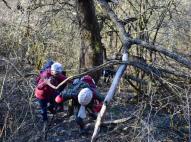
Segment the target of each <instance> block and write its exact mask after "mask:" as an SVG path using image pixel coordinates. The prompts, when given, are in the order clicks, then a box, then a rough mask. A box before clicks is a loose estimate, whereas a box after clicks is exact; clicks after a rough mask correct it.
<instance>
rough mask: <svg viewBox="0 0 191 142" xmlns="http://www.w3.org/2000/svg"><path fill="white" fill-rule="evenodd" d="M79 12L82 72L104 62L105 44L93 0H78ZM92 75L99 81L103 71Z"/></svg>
mask: <svg viewBox="0 0 191 142" xmlns="http://www.w3.org/2000/svg"><path fill="white" fill-rule="evenodd" d="M77 12H78V20H79V25H80V36H81V53H80V72H81V71H85V70H86V69H87V68H92V67H95V66H98V65H100V64H102V63H103V46H102V43H101V36H100V28H99V24H98V21H97V18H96V15H95V7H94V2H93V0H77ZM82 69H83V70H82ZM91 75H92V76H93V78H94V79H95V81H96V82H97V81H98V80H99V77H100V75H101V71H97V72H96V73H94V74H91Z"/></svg>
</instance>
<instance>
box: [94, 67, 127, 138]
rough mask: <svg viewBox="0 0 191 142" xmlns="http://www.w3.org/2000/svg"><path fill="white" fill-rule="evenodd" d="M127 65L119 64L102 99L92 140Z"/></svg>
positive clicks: (96, 133)
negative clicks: (102, 102)
mask: <svg viewBox="0 0 191 142" xmlns="http://www.w3.org/2000/svg"><path fill="white" fill-rule="evenodd" d="M126 67H127V64H124V65H121V66H120V67H119V69H118V71H117V73H116V75H115V77H114V79H113V82H112V84H111V87H110V89H109V91H108V93H107V96H106V98H105V100H104V104H103V106H102V108H101V111H100V113H99V114H98V117H97V120H96V124H95V128H94V132H93V135H92V140H91V141H92V142H94V141H95V140H96V137H97V135H98V132H99V129H100V125H101V121H102V118H103V116H104V114H105V112H106V109H107V106H108V105H109V102H110V101H111V99H112V98H113V95H114V94H115V91H116V89H117V86H118V84H119V81H120V79H121V76H122V75H123V72H124V71H125V69H126Z"/></svg>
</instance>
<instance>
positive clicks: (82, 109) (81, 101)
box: [55, 80, 104, 134]
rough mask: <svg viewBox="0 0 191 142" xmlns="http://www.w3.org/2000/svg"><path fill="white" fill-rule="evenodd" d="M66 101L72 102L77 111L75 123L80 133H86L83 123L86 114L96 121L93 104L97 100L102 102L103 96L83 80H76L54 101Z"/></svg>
mask: <svg viewBox="0 0 191 142" xmlns="http://www.w3.org/2000/svg"><path fill="white" fill-rule="evenodd" d="M67 100H72V102H73V107H74V108H76V109H77V113H76V122H77V124H78V125H79V126H80V133H81V134H86V133H88V132H87V129H86V127H85V124H84V121H83V120H84V119H85V118H86V112H88V114H89V116H91V117H92V118H93V119H96V118H97V115H96V114H97V112H95V111H94V102H95V101H97V100H98V101H99V102H103V101H104V96H103V95H101V94H100V93H99V91H98V90H96V89H95V88H94V87H92V85H91V86H90V85H89V84H88V83H86V82H84V81H83V80H78V81H77V82H76V81H75V82H74V84H73V85H72V87H70V89H69V90H68V91H65V92H62V93H61V95H59V96H57V97H56V99H55V101H56V102H57V103H61V102H63V101H67Z"/></svg>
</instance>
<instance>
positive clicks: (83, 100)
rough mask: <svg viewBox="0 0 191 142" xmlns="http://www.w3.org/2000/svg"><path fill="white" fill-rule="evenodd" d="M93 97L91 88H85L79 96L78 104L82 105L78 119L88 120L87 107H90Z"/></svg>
mask: <svg viewBox="0 0 191 142" xmlns="http://www.w3.org/2000/svg"><path fill="white" fill-rule="evenodd" d="M92 97H93V92H92V91H91V90H90V89H89V88H84V89H82V90H81V91H80V93H79V94H78V102H79V103H80V104H81V106H80V109H79V112H78V117H80V118H83V119H84V118H86V110H85V106H86V105H88V104H89V103H90V102H91V100H92Z"/></svg>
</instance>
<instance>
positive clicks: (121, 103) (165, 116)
mask: <svg viewBox="0 0 191 142" xmlns="http://www.w3.org/2000/svg"><path fill="white" fill-rule="evenodd" d="M107 89H108V88H107V87H103V88H102V89H101V90H102V94H106V92H103V91H106V90H107ZM126 94H127V93H125V92H121V93H118V94H117V96H116V97H115V98H114V99H113V101H112V103H111V106H110V108H109V109H108V111H107V113H106V116H105V118H104V122H105V123H104V124H103V125H102V126H101V131H100V133H99V136H98V139H97V141H98V142H99V141H100V142H105V141H127V142H129V141H135V142H140V141H142V142H144V141H149V142H183V141H185V142H186V141H188V134H189V127H188V124H187V121H186V120H185V119H184V117H183V116H182V115H181V114H174V115H170V114H169V113H167V112H166V111H164V110H162V109H161V110H159V109H157V108H155V107H151V106H149V105H148V104H143V102H140V103H137V102H136V100H135V98H133V97H129V96H133V94H132V95H126ZM120 95H121V96H120ZM119 96H120V97H119ZM144 105H146V106H144ZM65 108H66V107H65ZM35 112H36V114H35V115H36V116H37V120H39V119H38V118H39V117H40V116H39V113H38V111H35ZM65 116H66V112H60V113H57V114H56V115H54V116H53V115H51V114H49V118H50V121H49V125H48V127H47V131H46V132H45V133H43V131H42V129H43V128H42V122H41V121H38V122H37V123H36V124H37V126H38V128H39V129H38V134H37V135H35V137H32V138H30V140H29V141H30V142H32V141H43V140H45V141H48V142H63V141H64V142H89V141H90V139H91V135H92V133H93V129H94V121H93V120H91V119H90V118H89V119H87V120H85V121H86V124H87V126H88V127H89V129H90V131H89V134H87V135H80V134H79V128H78V126H77V124H76V122H75V117H74V116H71V117H70V118H67V117H65ZM114 120H119V121H118V122H116V123H115V122H114ZM123 120H125V121H123Z"/></svg>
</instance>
